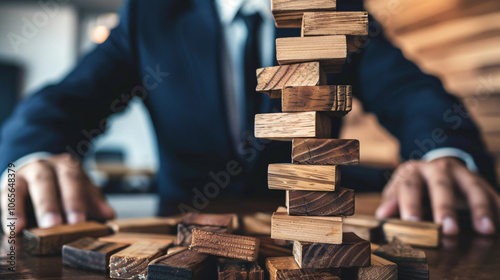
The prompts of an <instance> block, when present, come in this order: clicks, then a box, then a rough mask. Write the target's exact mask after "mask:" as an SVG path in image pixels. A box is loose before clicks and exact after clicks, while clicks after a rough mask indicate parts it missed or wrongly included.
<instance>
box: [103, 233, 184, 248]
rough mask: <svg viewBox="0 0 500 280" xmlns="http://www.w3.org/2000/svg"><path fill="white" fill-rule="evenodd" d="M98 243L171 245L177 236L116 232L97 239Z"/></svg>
mask: <svg viewBox="0 0 500 280" xmlns="http://www.w3.org/2000/svg"><path fill="white" fill-rule="evenodd" d="M99 241H104V242H115V243H124V244H133V243H137V242H151V243H163V244H166V245H171V244H174V243H175V242H176V241H177V236H175V235H168V234H152V233H135V232H118V233H115V234H112V235H107V236H103V237H99Z"/></svg>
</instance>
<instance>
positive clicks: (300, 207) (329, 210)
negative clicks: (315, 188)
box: [286, 188, 354, 216]
mask: <svg viewBox="0 0 500 280" xmlns="http://www.w3.org/2000/svg"><path fill="white" fill-rule="evenodd" d="M286 206H287V209H288V214H290V215H297V216H351V215H354V190H351V189H347V188H338V189H337V190H335V191H334V192H311V191H287V192H286Z"/></svg>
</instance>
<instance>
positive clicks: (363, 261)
mask: <svg viewBox="0 0 500 280" xmlns="http://www.w3.org/2000/svg"><path fill="white" fill-rule="evenodd" d="M335 9H336V2H335V1H334V0H315V1H306V0H294V1H291V0H274V1H272V11H273V15H274V18H275V21H276V26H277V27H300V28H302V36H301V37H296V38H280V39H277V41H276V52H277V60H278V62H279V64H280V66H277V67H269V68H263V69H259V70H258V71H257V76H258V86H257V91H259V92H266V93H268V94H269V95H270V97H271V98H281V100H282V110H283V113H272V114H260V115H256V117H255V136H256V137H257V138H266V139H273V140H283V141H290V140H291V141H292V142H293V144H292V163H291V164H271V165H269V169H268V184H269V188H270V189H275V190H285V191H286V206H287V207H286V209H285V208H279V209H278V210H277V212H275V213H274V215H273V217H272V233H271V237H272V238H274V239H284V240H293V241H294V245H293V254H294V258H295V261H296V262H297V264H298V266H299V267H300V268H302V269H304V268H313V269H323V268H348V267H363V266H369V265H370V262H371V260H370V256H371V253H370V243H369V242H368V241H366V240H363V239H361V238H359V237H358V236H356V235H355V234H353V233H343V232H342V219H343V217H344V216H350V215H353V214H354V191H353V190H352V189H347V188H342V187H340V169H339V166H340V165H353V164H358V163H359V142H358V141H357V140H342V139H330V137H331V118H335V117H342V116H344V115H345V114H347V113H348V112H349V111H350V110H351V104H352V100H351V98H352V96H351V91H352V89H351V86H349V85H326V74H327V73H335V72H340V71H341V70H342V67H343V65H344V63H345V60H346V57H347V54H348V52H349V51H350V48H351V47H349V45H352V43H353V41H355V40H356V36H364V35H367V29H368V15H367V13H366V12H336V11H335ZM270 270H272V269H270ZM271 278H273V275H271Z"/></svg>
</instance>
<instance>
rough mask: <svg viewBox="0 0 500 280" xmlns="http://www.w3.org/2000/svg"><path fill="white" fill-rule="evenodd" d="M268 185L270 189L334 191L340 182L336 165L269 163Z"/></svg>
mask: <svg viewBox="0 0 500 280" xmlns="http://www.w3.org/2000/svg"><path fill="white" fill-rule="evenodd" d="M267 179H268V186H269V189H271V190H307V191H335V189H336V188H337V187H338V186H339V184H340V170H339V168H338V166H336V165H298V164H281V163H278V164H270V165H269V167H268V176H267Z"/></svg>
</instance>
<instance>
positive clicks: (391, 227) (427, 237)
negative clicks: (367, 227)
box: [382, 219, 441, 248]
mask: <svg viewBox="0 0 500 280" xmlns="http://www.w3.org/2000/svg"><path fill="white" fill-rule="evenodd" d="M382 228H383V230H384V234H385V238H386V240H387V241H390V240H392V239H393V238H394V237H397V238H398V239H400V240H401V241H403V242H405V243H407V244H410V245H415V246H423V247H434V248H435V247H438V246H439V240H440V233H441V226H440V225H438V224H435V223H432V222H411V221H402V220H398V219H389V220H387V221H385V223H384V225H383V226H382Z"/></svg>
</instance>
